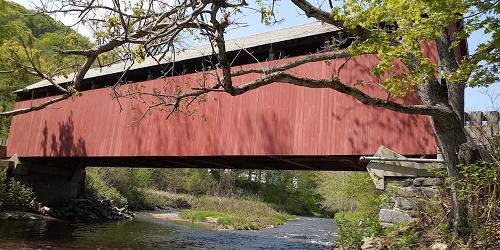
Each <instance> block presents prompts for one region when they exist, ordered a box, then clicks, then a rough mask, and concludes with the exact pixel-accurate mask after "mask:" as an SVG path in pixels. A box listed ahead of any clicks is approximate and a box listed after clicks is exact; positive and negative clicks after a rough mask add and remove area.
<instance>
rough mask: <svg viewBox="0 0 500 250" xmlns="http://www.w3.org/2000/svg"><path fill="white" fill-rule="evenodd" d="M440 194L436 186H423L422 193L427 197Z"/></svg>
mask: <svg viewBox="0 0 500 250" xmlns="http://www.w3.org/2000/svg"><path fill="white" fill-rule="evenodd" d="M438 194H439V191H438V190H437V189H435V188H431V187H422V189H421V194H420V195H424V196H425V197H435V196H437V195H438Z"/></svg>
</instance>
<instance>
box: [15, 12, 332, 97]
mask: <svg viewBox="0 0 500 250" xmlns="http://www.w3.org/2000/svg"><path fill="white" fill-rule="evenodd" d="M337 30H339V29H338V28H337V27H335V26H332V25H329V24H323V23H321V22H314V23H309V24H304V25H299V26H294V27H290V28H285V29H280V30H276V31H270V32H265V33H260V34H255V35H251V36H245V37H241V38H238V39H232V40H228V41H227V42H226V50H227V52H231V51H238V50H241V49H248V48H253V47H257V46H261V45H266V44H273V43H278V42H284V41H290V40H295V39H300V38H306V37H311V36H315V35H320V34H325V33H329V32H333V31H337ZM211 54H212V47H211V46H210V45H208V44H207V45H202V46H197V47H192V48H187V49H184V50H181V51H176V52H175V54H174V53H172V54H171V55H170V56H166V57H164V58H163V59H162V60H161V62H160V63H161V64H167V63H171V62H173V61H174V60H175V61H176V62H180V61H185V60H189V59H196V58H201V57H204V56H209V55H211ZM160 56H161V55H158V56H157V58H154V57H147V58H146V59H145V60H144V61H143V62H141V63H137V62H136V63H134V65H132V67H130V69H129V70H137V69H145V68H149V67H153V66H156V65H158V62H157V60H159V59H160V58H159V57H160ZM128 66H129V64H126V63H116V64H113V65H110V66H107V67H103V68H94V69H90V70H89V71H88V72H87V74H86V75H85V77H84V79H91V78H98V77H102V76H106V75H111V74H116V73H120V72H123V71H124V70H125V69H126V68H127V67H128ZM73 77H74V74H70V75H68V76H67V77H64V76H58V77H55V78H54V81H55V82H56V83H57V84H63V83H68V82H71V81H72V79H73ZM50 85H51V83H50V82H49V81H47V80H43V81H40V82H37V83H34V84H32V85H29V86H27V87H26V88H24V89H20V90H17V91H15V92H14V93H17V92H21V91H26V90H34V89H39V88H44V87H48V86H50Z"/></svg>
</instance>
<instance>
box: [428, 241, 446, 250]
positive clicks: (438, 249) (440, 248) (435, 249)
mask: <svg viewBox="0 0 500 250" xmlns="http://www.w3.org/2000/svg"><path fill="white" fill-rule="evenodd" d="M447 249H448V245H446V244H444V243H439V242H437V243H434V244H432V245H431V247H430V250H447Z"/></svg>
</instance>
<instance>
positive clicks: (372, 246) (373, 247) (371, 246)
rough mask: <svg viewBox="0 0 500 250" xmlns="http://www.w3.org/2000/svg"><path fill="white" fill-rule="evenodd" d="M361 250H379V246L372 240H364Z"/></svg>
mask: <svg viewBox="0 0 500 250" xmlns="http://www.w3.org/2000/svg"><path fill="white" fill-rule="evenodd" d="M361 249H362V250H378V249H381V247H380V244H378V241H377V240H376V239H374V238H364V239H363V244H362V245H361Z"/></svg>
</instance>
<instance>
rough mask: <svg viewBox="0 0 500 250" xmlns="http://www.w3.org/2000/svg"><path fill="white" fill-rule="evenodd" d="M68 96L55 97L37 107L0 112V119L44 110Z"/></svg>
mask: <svg viewBox="0 0 500 250" xmlns="http://www.w3.org/2000/svg"><path fill="white" fill-rule="evenodd" d="M70 96H71V95H69V94H65V95H62V96H60V97H57V98H54V99H51V100H49V101H46V102H44V103H41V104H38V105H35V106H30V107H28V108H21V109H14V110H11V111H6V112H0V117H3V116H15V115H20V114H26V113H29V112H32V111H36V110H41V109H44V108H45V107H47V106H49V105H51V104H54V103H57V102H60V101H62V100H66V99H68V98H69V97H70Z"/></svg>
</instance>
